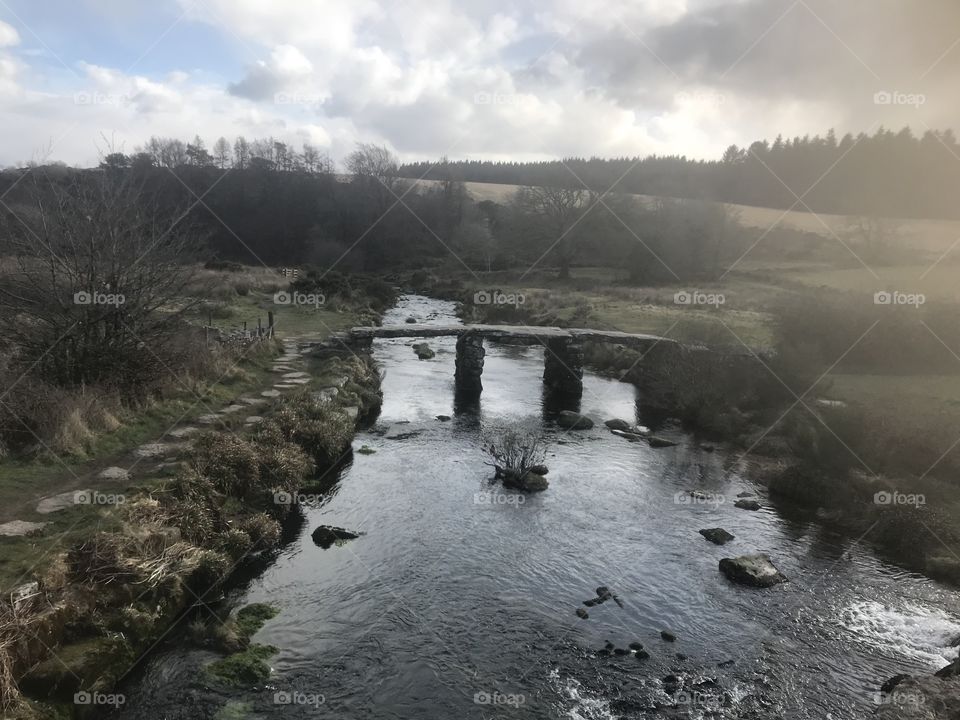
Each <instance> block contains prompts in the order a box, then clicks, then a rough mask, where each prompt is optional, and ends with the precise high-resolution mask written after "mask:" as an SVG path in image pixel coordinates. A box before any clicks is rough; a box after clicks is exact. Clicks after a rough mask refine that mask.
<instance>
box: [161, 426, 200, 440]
mask: <svg viewBox="0 0 960 720" xmlns="http://www.w3.org/2000/svg"><path fill="white" fill-rule="evenodd" d="M198 432H200V428H198V427H193V426H192V425H188V426H187V427H179V428H174V429H173V430H171V431H170V432H168V433H167V435H169V436H170V437H172V438H177V439H178V440H182V439H183V438H187V437H190V436H191V435H196V434H197V433H198Z"/></svg>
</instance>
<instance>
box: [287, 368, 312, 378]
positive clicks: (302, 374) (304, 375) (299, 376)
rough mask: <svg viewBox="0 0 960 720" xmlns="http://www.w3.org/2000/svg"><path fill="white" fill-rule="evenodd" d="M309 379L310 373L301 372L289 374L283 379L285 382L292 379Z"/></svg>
mask: <svg viewBox="0 0 960 720" xmlns="http://www.w3.org/2000/svg"><path fill="white" fill-rule="evenodd" d="M308 377H310V374H309V373H305V372H303V371H301V370H298V371H297V372H290V373H287V374H286V375H284V376H283V379H284V380H291V379H293V378H308Z"/></svg>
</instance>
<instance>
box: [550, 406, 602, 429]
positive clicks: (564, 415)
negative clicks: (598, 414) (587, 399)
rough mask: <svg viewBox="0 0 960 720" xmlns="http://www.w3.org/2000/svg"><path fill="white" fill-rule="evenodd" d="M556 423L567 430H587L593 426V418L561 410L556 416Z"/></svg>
mask: <svg viewBox="0 0 960 720" xmlns="http://www.w3.org/2000/svg"><path fill="white" fill-rule="evenodd" d="M557 425H559V426H560V427H562V428H565V429H567V430H589V429H590V428H592V427H593V420H591V419H590V418H588V417H587V416H586V415H581V414H580V413H575V412H572V411H570V410H562V411H561V412H560V414H559V415H558V416H557Z"/></svg>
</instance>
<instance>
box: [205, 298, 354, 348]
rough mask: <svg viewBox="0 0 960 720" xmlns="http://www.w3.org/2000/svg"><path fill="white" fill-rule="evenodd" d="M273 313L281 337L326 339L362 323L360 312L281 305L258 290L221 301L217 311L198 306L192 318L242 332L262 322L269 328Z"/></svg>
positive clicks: (224, 328) (277, 331) (217, 305)
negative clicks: (271, 313) (244, 325)
mask: <svg viewBox="0 0 960 720" xmlns="http://www.w3.org/2000/svg"><path fill="white" fill-rule="evenodd" d="M269 312H273V314H274V323H275V328H276V335H277V337H280V338H283V337H302V336H309V337H315V338H318V339H323V338H325V337H327V336H328V335H330V334H331V333H334V332H340V331H342V330H346V329H348V328H350V327H353V326H354V325H356V324H358V318H357V313H356V312H354V311H352V310H349V309H345V310H335V309H332V308H331V307H328V306H320V307H318V308H316V307H312V306H296V305H280V304H277V303H275V302H274V301H273V294H272V293H261V292H256V291H251V292H250V293H248V294H247V295H236V296H234V297H233V298H232V299H230V300H228V301H220V302H218V303H216V304H215V306H214V308H213V309H204V308H203V307H198V308H197V309H196V310H195V311H194V312H193V313H191V319H192V320H193V321H194V322H197V323H202V324H204V325H208V324H211V323H212V325H213V327H217V328H220V329H222V330H237V329H241V328H242V327H243V324H244V323H247V328H248V329H250V330H255V329H256V328H257V322H258V321H259V322H260V323H261V325H262V326H263V327H266V326H267V322H268V320H267V318H268V313H269Z"/></svg>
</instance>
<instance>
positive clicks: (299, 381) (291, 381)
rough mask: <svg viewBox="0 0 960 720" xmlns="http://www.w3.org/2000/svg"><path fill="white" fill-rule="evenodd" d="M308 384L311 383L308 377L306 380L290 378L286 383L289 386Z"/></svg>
mask: <svg viewBox="0 0 960 720" xmlns="http://www.w3.org/2000/svg"><path fill="white" fill-rule="evenodd" d="M308 382H310V378H308V377H305V378H290V379H289V380H287V381H286V383H287V384H288V385H306V384H307V383H308Z"/></svg>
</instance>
